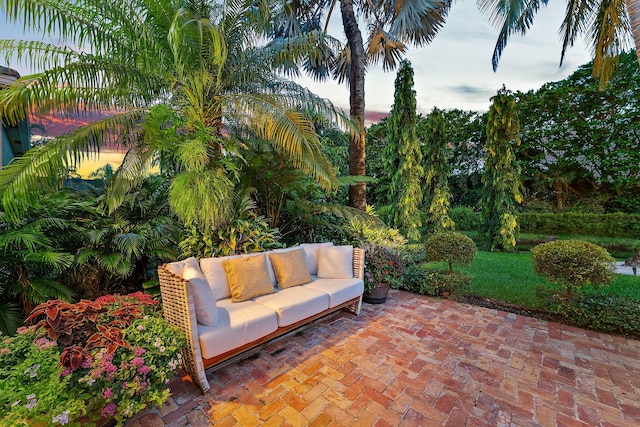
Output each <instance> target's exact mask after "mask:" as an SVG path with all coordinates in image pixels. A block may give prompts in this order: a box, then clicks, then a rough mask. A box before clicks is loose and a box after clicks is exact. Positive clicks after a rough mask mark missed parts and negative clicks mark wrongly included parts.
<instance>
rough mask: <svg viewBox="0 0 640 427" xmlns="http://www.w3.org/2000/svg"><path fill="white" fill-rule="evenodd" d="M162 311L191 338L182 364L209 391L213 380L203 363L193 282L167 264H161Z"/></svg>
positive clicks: (159, 269)
mask: <svg viewBox="0 0 640 427" xmlns="http://www.w3.org/2000/svg"><path fill="white" fill-rule="evenodd" d="M158 278H159V279H160V293H161V294H162V313H163V315H164V318H165V319H167V321H168V322H169V323H171V324H172V325H174V326H176V327H178V328H180V330H182V332H183V333H184V334H185V337H186V338H187V344H186V348H185V349H184V350H183V352H182V355H183V360H182V365H183V367H184V369H185V370H186V371H187V372H188V373H189V375H190V376H191V378H192V379H193V381H194V382H196V383H197V384H198V385H199V386H200V388H201V389H202V391H203V392H206V391H207V390H209V381H208V380H207V376H206V374H205V370H204V364H203V363H202V352H201V350H200V339H199V337H198V324H197V322H196V311H195V306H194V303H193V295H191V293H190V292H187V287H188V284H189V282H188V281H187V280H184V279H183V278H181V277H178V276H176V275H175V274H173V273H171V271H169V269H168V268H167V265H166V264H163V265H161V266H160V267H158Z"/></svg>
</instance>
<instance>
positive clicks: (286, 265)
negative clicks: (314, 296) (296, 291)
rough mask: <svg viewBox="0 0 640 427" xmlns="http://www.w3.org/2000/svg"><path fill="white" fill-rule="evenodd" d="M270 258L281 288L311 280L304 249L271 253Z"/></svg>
mask: <svg viewBox="0 0 640 427" xmlns="http://www.w3.org/2000/svg"><path fill="white" fill-rule="evenodd" d="M269 260H270V261H271V265H272V266H273V272H274V273H275V275H276V281H277V282H278V287H279V288H280V289H285V288H290V287H292V286H298V285H303V284H305V283H309V282H310V281H311V275H310V274H309V269H308V268H307V263H306V261H305V259H304V251H303V250H302V249H296V250H292V251H288V252H275V253H270V254H269Z"/></svg>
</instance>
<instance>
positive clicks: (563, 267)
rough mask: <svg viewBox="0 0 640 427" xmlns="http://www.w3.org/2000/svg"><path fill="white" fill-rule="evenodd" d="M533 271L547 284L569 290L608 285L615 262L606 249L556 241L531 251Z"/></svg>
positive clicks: (568, 294)
mask: <svg viewBox="0 0 640 427" xmlns="http://www.w3.org/2000/svg"><path fill="white" fill-rule="evenodd" d="M531 254H532V256H533V269H534V271H535V272H536V273H538V274H540V275H542V276H544V277H546V278H547V279H549V281H551V282H554V283H557V284H559V285H563V286H566V287H567V297H568V298H569V300H570V299H571V289H572V288H573V287H579V286H583V285H588V284H592V285H602V284H607V283H609V282H611V280H612V278H613V271H614V267H615V264H614V263H615V260H614V259H613V258H612V257H611V255H609V252H607V250H606V249H604V248H602V247H600V246H598V245H594V244H593V243H589V242H584V241H582V240H556V241H554V242H549V243H544V244H542V245H538V246H536V247H535V248H533V249H532V250H531Z"/></svg>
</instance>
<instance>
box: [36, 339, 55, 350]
mask: <svg viewBox="0 0 640 427" xmlns="http://www.w3.org/2000/svg"><path fill="white" fill-rule="evenodd" d="M34 344H35V345H36V346H38V347H40V348H49V347H55V345H56V343H55V342H54V341H51V340H50V339H47V338H44V337H43V338H38V339H37V340H36V341H35V342H34Z"/></svg>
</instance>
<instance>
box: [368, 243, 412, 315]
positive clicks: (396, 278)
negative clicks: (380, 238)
mask: <svg viewBox="0 0 640 427" xmlns="http://www.w3.org/2000/svg"><path fill="white" fill-rule="evenodd" d="M365 250H366V252H365V253H366V256H365V267H364V296H363V297H362V300H363V301H364V302H367V303H369V304H382V303H383V302H385V301H386V300H387V295H388V294H389V288H398V287H400V285H401V284H402V273H403V271H404V268H403V266H402V261H401V260H400V257H399V256H398V254H397V253H396V252H395V251H393V250H392V249H390V248H386V247H384V246H375V245H374V246H369V247H367V248H365Z"/></svg>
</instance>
